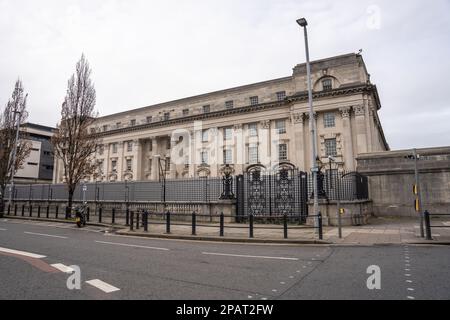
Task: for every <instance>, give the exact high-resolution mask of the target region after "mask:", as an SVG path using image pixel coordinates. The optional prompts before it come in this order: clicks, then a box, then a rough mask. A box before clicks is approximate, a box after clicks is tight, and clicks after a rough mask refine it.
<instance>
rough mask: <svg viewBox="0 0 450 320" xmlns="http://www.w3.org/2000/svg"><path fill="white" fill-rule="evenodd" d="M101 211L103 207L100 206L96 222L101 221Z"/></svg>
mask: <svg viewBox="0 0 450 320" xmlns="http://www.w3.org/2000/svg"><path fill="white" fill-rule="evenodd" d="M102 213H103V208H102V207H100V208H98V223H102Z"/></svg>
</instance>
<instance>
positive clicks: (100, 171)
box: [97, 160, 104, 174]
mask: <svg viewBox="0 0 450 320" xmlns="http://www.w3.org/2000/svg"><path fill="white" fill-rule="evenodd" d="M103 167H104V162H103V160H99V161H98V164H97V168H98V173H99V174H103Z"/></svg>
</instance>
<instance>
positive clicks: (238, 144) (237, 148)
mask: <svg viewBox="0 0 450 320" xmlns="http://www.w3.org/2000/svg"><path fill="white" fill-rule="evenodd" d="M233 135H234V136H233V144H234V145H233V164H234V170H235V172H236V173H237V174H240V173H242V172H243V170H244V163H245V162H244V161H245V143H244V141H243V132H242V124H236V125H234V128H233Z"/></svg>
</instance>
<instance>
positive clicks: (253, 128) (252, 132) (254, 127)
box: [248, 123, 258, 137]
mask: <svg viewBox="0 0 450 320" xmlns="http://www.w3.org/2000/svg"><path fill="white" fill-rule="evenodd" d="M248 135H249V136H250V137H257V136H258V124H257V123H250V124H249V125H248Z"/></svg>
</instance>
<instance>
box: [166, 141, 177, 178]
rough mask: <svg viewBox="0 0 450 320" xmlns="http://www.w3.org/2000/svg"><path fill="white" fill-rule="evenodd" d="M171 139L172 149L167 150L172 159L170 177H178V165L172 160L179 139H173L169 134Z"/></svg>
mask: <svg viewBox="0 0 450 320" xmlns="http://www.w3.org/2000/svg"><path fill="white" fill-rule="evenodd" d="M169 140H170V149H168V150H167V154H168V156H169V159H170V171H169V178H170V179H176V177H177V166H176V165H175V163H174V162H173V161H172V149H173V148H174V146H175V144H176V143H177V142H178V141H176V140H174V139H172V136H169Z"/></svg>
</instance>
